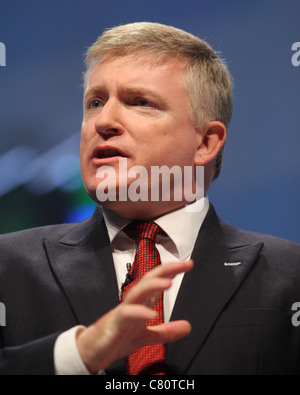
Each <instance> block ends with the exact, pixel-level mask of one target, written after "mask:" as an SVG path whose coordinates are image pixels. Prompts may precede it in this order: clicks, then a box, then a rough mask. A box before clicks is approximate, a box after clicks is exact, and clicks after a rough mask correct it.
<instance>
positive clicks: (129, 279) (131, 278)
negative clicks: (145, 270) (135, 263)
mask: <svg viewBox="0 0 300 395" xmlns="http://www.w3.org/2000/svg"><path fill="white" fill-rule="evenodd" d="M126 269H127V273H126V277H125V281H124V282H123V284H122V286H121V290H122V292H123V291H124V288H125V287H126V286H127V285H129V284H130V283H132V281H134V279H135V277H134V276H132V275H131V274H130V269H131V263H130V262H127V263H126Z"/></svg>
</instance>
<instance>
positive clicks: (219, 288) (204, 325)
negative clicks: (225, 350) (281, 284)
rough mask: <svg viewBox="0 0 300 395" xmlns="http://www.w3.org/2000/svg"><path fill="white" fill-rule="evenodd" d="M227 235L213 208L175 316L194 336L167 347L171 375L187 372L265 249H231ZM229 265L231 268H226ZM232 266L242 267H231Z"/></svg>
mask: <svg viewBox="0 0 300 395" xmlns="http://www.w3.org/2000/svg"><path fill="white" fill-rule="evenodd" d="M229 229H231V228H230V227H229ZM229 229H227V230H226V233H227V232H228V230H229ZM223 233H224V229H222V225H221V224H220V221H219V220H218V217H217V216H216V214H215V212H214V210H213V208H212V207H211V208H210V210H209V212H208V214H207V216H206V219H205V221H204V223H203V225H202V227H201V230H200V232H199V235H198V239H197V242H196V244H195V248H194V251H193V254H192V259H194V263H195V265H194V268H193V269H192V271H191V272H189V273H187V274H186V275H185V276H184V279H183V281H182V285H181V288H180V291H179V293H178V296H177V299H176V303H175V306H174V310H173V313H172V316H171V320H172V321H173V320H178V319H186V320H188V321H189V322H190V323H191V325H192V332H191V334H190V335H189V336H187V337H185V338H183V339H181V340H179V341H177V342H175V343H170V344H168V345H167V364H168V366H170V373H172V372H174V373H179V374H184V373H185V372H186V370H187V369H188V367H189V364H190V363H191V361H192V359H193V358H194V356H195V355H196V354H197V353H198V352H199V349H200V348H201V346H202V344H203V342H204V341H205V339H206V337H207V336H208V335H209V332H210V330H211V329H212V327H213V325H214V323H215V322H216V320H217V318H218V316H219V315H220V314H221V312H222V311H223V310H224V308H225V306H226V304H227V303H228V302H229V301H230V299H231V298H232V297H233V295H234V294H235V292H236V291H237V290H238V288H239V287H240V286H241V284H242V282H243V280H244V279H245V277H246V276H247V274H248V273H249V270H250V269H251V267H252V265H253V264H254V262H255V260H256V258H257V255H258V254H259V252H260V250H261V248H262V246H263V244H262V243H257V244H252V245H238V246H235V247H230V246H229V245H228V243H226V242H225V240H224V237H223ZM225 262H226V263H227V264H228V263H229V264H230V265H224V263H225ZM239 262H241V263H239ZM232 263H238V264H236V265H231V264H232Z"/></svg>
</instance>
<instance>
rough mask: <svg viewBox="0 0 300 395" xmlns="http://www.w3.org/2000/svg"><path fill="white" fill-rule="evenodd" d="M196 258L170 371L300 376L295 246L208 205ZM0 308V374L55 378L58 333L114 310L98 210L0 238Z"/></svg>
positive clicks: (180, 306)
mask: <svg viewBox="0 0 300 395" xmlns="http://www.w3.org/2000/svg"><path fill="white" fill-rule="evenodd" d="M192 258H193V259H194V261H195V267H194V268H193V270H192V271H191V272H190V273H188V274H186V275H185V277H184V279H183V282H182V285H181V288H180V291H179V294H178V297H177V300H176V303H175V307H174V310H173V314H172V317H171V319H172V320H176V319H187V320H188V321H190V323H191V324H192V332H191V334H190V335H189V336H187V337H185V338H184V339H181V340H179V341H177V342H174V343H170V344H168V345H167V357H166V358H167V367H168V373H170V374H196V375H200V374H298V373H300V327H297V326H293V325H292V322H291V317H292V315H293V314H294V313H295V311H292V305H293V304H294V303H295V302H300V245H298V244H295V243H292V242H288V241H285V240H282V239H278V238H274V237H271V236H266V235H261V234H255V233H251V232H245V231H241V230H238V229H236V228H234V227H233V226H231V225H229V224H226V223H224V222H222V221H221V220H220V219H219V218H218V217H217V215H216V213H215V211H214V209H213V207H212V206H211V207H210V209H209V212H208V214H207V217H206V219H205V221H204V223H203V225H202V228H201V230H200V233H199V235H198V238H197V242H196V244H195V248H194V251H193V254H192ZM225 262H226V263H227V264H226V265H224V263H225ZM238 262H240V263H239V264H235V265H228V263H229V264H230V263H238ZM0 302H2V303H4V304H5V306H6V326H3V327H0V334H1V337H0V342H1V344H0V345H1V350H0V373H1V374H53V373H54V364H53V347H54V343H55V340H56V338H57V336H58V335H59V334H60V333H61V332H62V331H64V330H67V329H69V328H70V327H72V326H74V325H77V324H83V325H89V324H91V323H92V322H94V321H95V320H97V319H98V318H99V317H100V316H102V315H103V314H104V313H106V312H107V311H108V310H110V309H112V308H113V307H114V306H116V305H117V304H118V303H119V301H118V289H117V283H116V276H115V272H114V265H113V261H112V254H111V250H110V244H109V238H108V234H107V230H106V227H105V224H104V220H103V218H102V215H101V210H100V209H99V208H97V210H96V212H95V214H94V216H93V217H92V218H90V219H88V220H86V221H83V222H82V223H79V224H67V225H57V226H49V227H42V228H37V229H31V230H26V231H22V232H17V233H12V234H8V235H2V236H1V237H0ZM124 366H125V365H124V361H123V360H120V361H117V362H116V363H115V364H113V365H112V366H111V367H110V369H108V373H118V374H120V373H122V372H124V371H123V369H124Z"/></svg>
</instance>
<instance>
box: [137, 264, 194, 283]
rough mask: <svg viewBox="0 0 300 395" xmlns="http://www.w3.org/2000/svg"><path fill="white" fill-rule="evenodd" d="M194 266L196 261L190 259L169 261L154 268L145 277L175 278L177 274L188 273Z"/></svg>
mask: <svg viewBox="0 0 300 395" xmlns="http://www.w3.org/2000/svg"><path fill="white" fill-rule="evenodd" d="M193 266H194V261H193V260H192V259H189V260H187V261H179V262H169V263H165V264H163V265H159V266H158V267H156V268H155V269H153V270H150V271H149V272H148V273H147V274H146V275H145V276H144V278H153V277H162V278H170V279H172V278H174V277H175V276H176V275H177V274H180V273H187V272H189V271H190V270H191V269H192V268H193Z"/></svg>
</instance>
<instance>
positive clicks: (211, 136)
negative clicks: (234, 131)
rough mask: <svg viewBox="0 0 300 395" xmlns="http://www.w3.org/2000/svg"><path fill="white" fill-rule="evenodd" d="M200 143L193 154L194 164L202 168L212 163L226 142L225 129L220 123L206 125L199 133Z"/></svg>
mask: <svg viewBox="0 0 300 395" xmlns="http://www.w3.org/2000/svg"><path fill="white" fill-rule="evenodd" d="M199 134H200V135H201V137H202V138H201V141H200V144H199V146H198V148H197V152H196V154H195V159H194V164H195V165H196V166H204V165H205V164H206V163H209V162H210V161H212V160H213V159H214V158H215V157H216V155H217V153H218V152H219V151H220V149H221V147H222V146H223V144H224V143H225V140H226V135H227V133H226V127H225V125H224V124H223V123H222V122H219V121H213V122H209V123H207V124H206V125H205V126H204V127H203V128H202V129H201V130H200V131H199Z"/></svg>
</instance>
